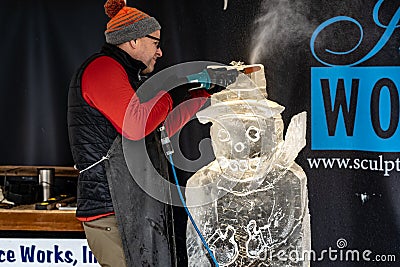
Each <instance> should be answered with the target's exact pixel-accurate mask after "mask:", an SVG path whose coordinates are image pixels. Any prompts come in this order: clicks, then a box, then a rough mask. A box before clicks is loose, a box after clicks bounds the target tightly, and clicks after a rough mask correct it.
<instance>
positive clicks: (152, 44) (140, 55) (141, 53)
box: [136, 30, 162, 74]
mask: <svg viewBox="0 0 400 267" xmlns="http://www.w3.org/2000/svg"><path fill="white" fill-rule="evenodd" d="M151 37H154V38H151ZM157 39H158V40H159V39H160V31H159V30H158V31H155V32H153V33H151V34H149V37H143V38H139V39H137V40H136V42H137V49H138V50H137V54H136V55H137V56H136V59H138V60H140V61H142V62H143V63H144V64H145V65H146V66H147V68H146V69H145V70H143V71H142V73H143V74H146V73H151V72H152V71H153V70H154V65H155V64H156V61H157V58H159V57H161V56H162V51H161V48H160V47H159V43H160V42H159V41H158V40H157Z"/></svg>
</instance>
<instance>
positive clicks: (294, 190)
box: [186, 64, 311, 267]
mask: <svg viewBox="0 0 400 267" xmlns="http://www.w3.org/2000/svg"><path fill="white" fill-rule="evenodd" d="M235 67H236V68H237V69H238V70H241V69H243V68H247V69H248V68H249V67H254V68H255V69H258V71H255V72H253V73H251V74H248V75H245V74H241V75H239V77H238V79H237V82H236V83H234V84H232V85H230V86H229V87H228V88H227V89H226V90H223V91H222V92H220V93H218V94H214V95H213V96H212V99H211V105H210V106H209V107H207V108H206V109H204V110H202V111H200V112H198V113H197V117H198V119H199V121H200V122H201V123H208V122H211V123H212V126H211V128H210V136H211V141H212V147H213V150H214V154H215V158H216V159H215V160H214V161H213V162H211V163H210V164H208V165H207V166H205V167H203V168H202V169H200V170H199V171H198V172H196V173H195V174H194V175H193V176H192V177H191V178H190V179H189V180H188V183H187V187H186V202H187V205H188V208H189V210H190V212H191V214H192V216H193V218H194V220H195V222H196V224H197V227H198V228H199V230H200V231H201V233H202V235H203V237H204V239H205V241H206V242H207V244H208V246H209V248H210V250H211V251H212V252H213V255H214V257H215V259H216V260H217V262H218V265H219V266H302V267H303V266H309V261H308V259H307V258H306V257H305V256H306V254H307V251H308V252H309V251H310V249H311V248H310V243H311V242H310V240H311V234H310V218H309V211H308V197H307V177H306V175H305V173H304V171H303V170H302V168H301V167H300V166H299V165H298V164H296V163H295V161H294V160H295V158H296V157H297V155H298V153H299V152H300V151H301V149H302V148H303V147H304V146H305V144H306V138H305V136H306V113H305V112H303V113H300V114H298V115H296V116H294V117H293V118H292V120H291V122H290V124H289V126H288V129H287V132H286V135H285V139H283V131H284V125H283V121H282V118H281V115H280V114H281V112H282V111H283V110H284V107H283V106H281V105H279V104H277V103H275V102H273V101H270V100H268V99H267V93H266V82H265V75H264V67H263V66H262V65H260V64H257V65H251V66H249V65H246V66H243V65H235ZM186 241H187V252H188V260H189V266H196V267H198V266H212V264H211V260H210V257H209V256H208V255H207V253H206V250H205V248H204V246H203V244H202V242H201V240H200V238H199V236H198V234H197V233H196V231H195V229H194V227H193V226H192V224H191V223H190V222H189V223H188V227H187V240H186Z"/></svg>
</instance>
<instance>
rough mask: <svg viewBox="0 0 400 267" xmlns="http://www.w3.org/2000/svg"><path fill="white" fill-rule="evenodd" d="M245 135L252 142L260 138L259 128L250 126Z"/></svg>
mask: <svg viewBox="0 0 400 267" xmlns="http://www.w3.org/2000/svg"><path fill="white" fill-rule="evenodd" d="M246 137H247V138H248V139H250V141H252V142H257V141H258V140H260V129H258V128H257V127H255V126H250V127H249V128H248V129H247V131H246Z"/></svg>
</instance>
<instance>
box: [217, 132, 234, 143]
mask: <svg viewBox="0 0 400 267" xmlns="http://www.w3.org/2000/svg"><path fill="white" fill-rule="evenodd" d="M218 140H219V141H221V142H228V141H230V140H231V135H230V134H229V132H228V131H227V130H225V129H220V130H219V131H218Z"/></svg>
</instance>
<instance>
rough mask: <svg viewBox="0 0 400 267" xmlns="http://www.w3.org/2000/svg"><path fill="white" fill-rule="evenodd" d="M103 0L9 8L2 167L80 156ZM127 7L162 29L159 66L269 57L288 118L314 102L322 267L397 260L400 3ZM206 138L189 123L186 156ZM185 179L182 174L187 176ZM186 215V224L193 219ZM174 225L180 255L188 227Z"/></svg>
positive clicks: (233, 0) (238, 1)
mask: <svg viewBox="0 0 400 267" xmlns="http://www.w3.org/2000/svg"><path fill="white" fill-rule="evenodd" d="M103 4H104V3H103V1H97V0H96V1H95V0H87V1H86V0H85V1H78V0H73V1H71V0H69V1H61V0H60V1H51V0H36V1H34V0H13V1H7V2H6V3H3V4H2V8H1V9H0V18H1V20H2V22H3V25H5V27H4V28H3V31H4V35H3V36H4V38H3V41H2V43H1V48H2V49H1V50H0V51H1V52H0V53H1V56H2V60H3V61H2V62H3V64H1V75H0V85H1V86H2V88H1V90H0V99H1V100H2V102H1V103H2V104H1V106H0V120H1V125H3V127H2V129H3V132H2V145H1V147H2V154H1V155H0V162H1V163H2V164H27V165H33V164H46V165H53V164H54V165H72V160H71V155H70V152H69V148H68V147H69V146H68V138H67V130H66V119H65V118H66V96H67V90H68V83H69V79H70V76H71V74H72V72H73V70H74V69H75V68H76V67H77V66H78V65H79V64H80V63H81V61H82V60H83V59H84V58H85V57H87V56H89V55H90V53H92V52H95V51H97V50H98V49H99V48H100V47H101V45H102V42H103V40H104V37H103V31H104V29H105V24H106V22H107V17H106V15H104V11H103V7H102V5H103ZM128 5H130V6H136V7H138V8H139V9H142V10H143V11H145V12H147V13H149V14H151V15H152V16H154V17H156V18H157V19H158V20H159V21H160V24H161V25H162V40H163V42H162V50H163V57H162V58H161V59H160V60H159V61H158V62H159V63H158V65H157V69H156V70H160V69H163V68H165V67H168V66H172V65H174V64H177V63H182V62H187V61H196V60H201V61H204V60H207V61H215V62H221V63H225V64H229V62H231V61H233V60H234V61H243V62H244V63H262V64H263V65H264V66H265V71H266V77H267V84H268V85H267V91H268V94H269V96H268V97H269V98H270V99H271V100H273V101H276V102H278V103H280V104H281V105H283V106H285V107H286V109H285V111H284V113H283V114H282V115H283V118H284V120H285V123H288V119H289V118H290V117H292V116H293V115H294V114H297V113H299V112H301V111H307V114H308V128H307V133H308V134H307V146H306V148H305V149H304V150H303V151H302V153H301V154H300V156H299V157H298V159H297V162H298V163H299V165H300V166H302V168H303V169H304V171H305V172H306V174H307V177H308V190H309V200H310V203H309V205H310V213H311V230H312V250H313V251H312V254H313V255H315V257H314V259H313V260H312V263H311V265H312V266H323V267H326V266H340V267H342V266H398V265H399V262H400V252H399V251H400V236H399V230H400V208H399V207H400V200H399V197H398V196H399V186H400V182H399V180H400V159H399V151H400V129H399V117H400V114H399V113H400V105H399V102H400V98H399V89H400V1H398V0H296V1H289V0H251V1H249V0H215V1H206V0H198V1H184V0H174V1H167V0H158V1H149V0H146V1H145V0H137V1H128ZM224 6H225V7H226V9H224ZM6 25H8V26H6ZM11 25H12V26H11ZM207 137H208V128H207V126H201V125H199V124H198V123H197V122H196V121H192V122H191V123H190V124H189V125H188V127H185V128H184V130H183V131H182V134H181V136H180V143H181V145H182V147H181V149H182V150H183V152H184V154H185V155H187V157H188V158H194V159H195V158H198V157H202V156H203V157H204V158H205V162H206V161H207V160H211V159H212V155H211V156H210V155H201V154H200V152H199V149H198V147H197V145H198V142H199V141H200V140H202V139H204V138H207ZM203 144H204V143H203ZM179 174H180V178H181V179H182V180H183V181H184V180H185V179H186V178H187V177H189V176H190V173H186V172H183V171H181V172H179ZM180 216H181V219H180V218H179V217H178V219H176V221H177V224H181V225H180V226H181V227H183V228H184V226H185V224H186V222H185V216H184V215H183V214H181V215H180ZM178 234H180V237H181V242H180V243H179V244H178V245H179V246H180V248H181V250H180V257H181V262H182V264H184V263H183V262H184V261H185V248H184V231H182V230H181V231H179V232H178Z"/></svg>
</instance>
